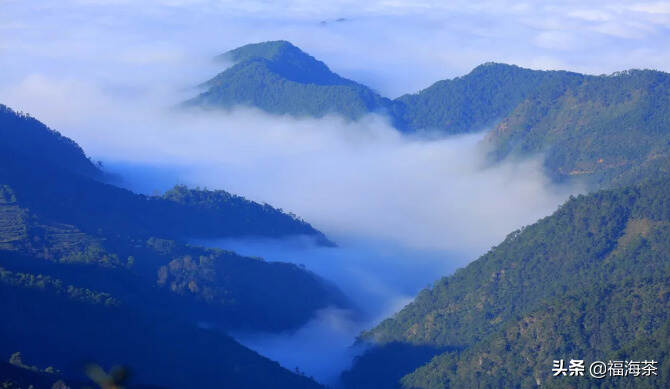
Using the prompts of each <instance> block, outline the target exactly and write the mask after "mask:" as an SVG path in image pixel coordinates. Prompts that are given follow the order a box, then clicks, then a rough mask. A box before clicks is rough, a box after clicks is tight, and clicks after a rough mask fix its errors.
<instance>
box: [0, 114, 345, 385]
mask: <svg viewBox="0 0 670 389" xmlns="http://www.w3.org/2000/svg"><path fill="white" fill-rule="evenodd" d="M1 108H2V109H0V124H1V126H0V133H1V134H2V136H3V142H2V143H0V301H2V302H3V303H2V304H0V311H1V312H0V317H2V318H3V320H2V321H0V322H1V323H0V333H1V334H2V336H1V337H0V358H1V357H2V355H3V354H6V355H7V356H9V355H10V354H12V353H14V352H16V351H22V352H25V354H26V355H30V356H34V358H35V363H36V364H38V365H40V366H42V365H44V366H47V365H48V364H51V363H54V364H56V363H58V364H59V365H58V366H56V367H57V368H62V369H64V370H67V371H66V372H67V373H68V375H66V376H67V377H71V376H72V375H76V374H75V373H76V372H78V371H80V370H81V369H80V368H81V366H79V365H78V364H79V363H81V361H86V360H93V361H96V362H99V363H105V364H108V365H111V364H118V363H127V364H129V365H130V366H131V368H133V369H135V370H136V375H137V376H138V379H139V378H141V380H142V381H143V382H147V383H151V384H157V385H159V386H165V387H213V386H217V385H219V384H220V383H226V385H229V386H232V387H241V388H257V387H280V388H293V387H298V388H316V387H319V385H318V384H316V383H315V382H314V381H313V380H310V379H308V378H306V377H302V376H299V375H296V374H293V373H291V372H289V371H287V370H285V369H283V368H281V367H280V366H279V365H278V364H276V363H274V362H272V361H269V360H267V359H265V358H263V357H261V356H260V355H258V354H256V353H254V352H252V351H250V350H248V349H246V348H244V347H243V346H241V345H240V344H238V343H237V342H235V341H234V340H233V339H232V338H230V337H228V336H227V335H226V334H225V332H224V331H226V330H228V329H238V330H239V329H244V330H263V331H283V330H289V329H294V328H296V327H298V326H300V325H302V324H304V323H306V322H307V321H308V320H309V319H311V318H312V317H313V316H314V315H315V313H316V311H317V310H319V309H322V308H326V307H329V306H339V307H347V306H349V304H350V303H349V301H348V300H347V299H346V298H345V297H344V296H343V294H342V293H341V292H340V291H339V290H338V289H337V288H335V287H334V286H333V285H331V284H330V283H329V282H327V281H325V280H323V279H321V278H320V277H318V276H317V275H316V274H314V273H312V272H310V271H308V270H306V269H304V268H302V267H300V266H297V265H294V264H289V263H279V262H266V261H264V260H262V259H260V258H249V257H243V256H239V255H237V254H235V253H232V252H229V251H224V250H218V249H206V248H202V247H196V246H192V245H189V244H187V243H186V240H187V239H191V238H198V237H199V238H217V237H226V236H227V237H239V236H249V235H255V236H269V237H281V236H286V235H292V234H303V235H311V236H313V237H315V238H316V239H320V240H321V241H322V243H328V241H327V239H326V238H325V237H324V236H323V234H321V233H320V232H319V231H317V230H315V229H314V228H312V227H311V226H310V225H309V224H308V223H306V222H304V221H302V220H299V219H297V218H296V217H295V216H292V215H289V214H285V213H283V212H282V211H280V210H277V209H275V208H273V207H271V206H269V205H261V204H257V203H253V202H251V201H248V200H246V199H244V198H242V197H239V196H234V195H231V194H229V193H227V192H223V191H206V190H192V189H187V188H185V187H181V186H178V187H175V188H174V189H173V190H171V191H169V192H167V193H166V194H165V195H163V196H155V197H146V196H141V195H136V194H134V193H132V192H130V191H127V190H124V189H120V188H117V187H114V186H112V185H109V184H105V183H103V182H100V181H99V179H100V178H103V177H104V174H103V173H102V172H101V171H100V170H99V169H98V168H97V167H96V166H95V165H93V164H92V163H91V162H90V161H89V160H88V158H86V156H85V154H84V152H83V151H82V150H81V148H79V146H77V145H76V143H74V142H73V141H72V140H70V139H67V138H64V137H62V136H61V135H60V134H58V133H56V132H55V131H52V130H50V129H49V128H48V127H46V126H44V125H43V124H42V123H40V122H39V121H37V120H35V119H32V118H30V117H28V116H26V115H22V114H18V113H16V112H14V111H12V110H10V109H8V108H6V107H4V106H2V107H1ZM15 141H16V142H17V143H18V144H15V143H14V142H15ZM200 327H206V328H210V329H207V330H206V329H203V328H200ZM31 359H32V357H31ZM0 378H3V377H0ZM75 378H76V377H75ZM79 378H81V377H79ZM0 382H1V381H0Z"/></svg>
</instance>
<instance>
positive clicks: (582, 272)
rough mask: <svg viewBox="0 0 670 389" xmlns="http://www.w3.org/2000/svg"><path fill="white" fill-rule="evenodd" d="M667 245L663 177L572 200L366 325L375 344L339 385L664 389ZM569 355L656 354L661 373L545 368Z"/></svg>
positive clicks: (668, 210) (668, 367)
mask: <svg viewBox="0 0 670 389" xmlns="http://www.w3.org/2000/svg"><path fill="white" fill-rule="evenodd" d="M669 252H670V179H664V180H659V181H650V182H647V183H645V184H641V185H637V186H633V187H628V188H621V189H617V190H610V191H601V192H597V193H594V194H591V195H588V196H579V197H577V198H572V199H571V200H569V201H568V202H567V203H565V204H564V205H563V206H561V207H560V209H559V210H558V211H557V212H556V213H554V214H553V215H551V216H549V217H546V218H544V219H542V220H540V221H538V222H537V223H535V224H533V225H531V226H528V227H525V228H523V229H521V230H518V231H515V232H513V233H511V234H509V235H508V237H507V238H506V239H505V241H504V242H502V243H501V244H500V245H498V246H496V247H494V248H493V249H491V251H489V252H488V253H487V254H486V255H484V256H482V257H480V258H479V259H477V260H476V261H474V262H472V263H471V264H469V265H468V266H467V267H465V268H464V269H461V270H458V271H457V272H456V273H454V274H453V275H451V276H449V277H445V278H442V279H441V280H439V281H437V282H436V283H435V285H434V286H433V287H432V288H429V289H425V290H423V291H422V292H421V293H419V295H418V296H417V297H416V299H415V300H414V301H413V302H412V303H410V304H409V305H407V306H406V307H405V308H403V309H402V310H401V311H400V312H399V313H397V314H396V315H394V316H393V317H392V318H389V319H387V320H385V321H383V322H382V323H381V324H380V325H379V326H377V327H376V328H374V329H372V330H370V331H368V332H365V333H364V334H363V336H362V340H364V341H367V342H370V343H372V344H375V345H377V346H376V347H374V348H373V349H372V351H370V352H368V353H367V354H366V355H364V356H363V357H361V358H360V359H359V360H358V362H357V363H356V364H355V365H354V367H353V368H352V369H351V370H350V371H348V372H346V373H345V374H344V380H345V385H346V387H347V388H392V387H402V388H446V387H450V388H469V387H495V388H519V387H521V388H526V387H536V386H538V385H541V386H542V387H545V386H546V387H550V388H553V387H568V386H569V387H575V388H586V387H589V388H590V387H610V386H615V387H643V386H644V387H650V388H667V387H669V385H670V381H669V380H670V375H669V374H667V373H668V372H670V360H668V359H667V355H668V350H667V349H666V348H665V347H666V345H667V344H668V342H669V339H670V338H668V335H670V332H669V331H668V328H670V282H669V281H668V280H669V278H668V274H670V262H669V261H668V253H669ZM420 356H423V366H421V367H418V368H417V366H418V365H421V363H417V361H416V358H417V357H420ZM571 358H572V359H584V360H586V361H590V362H593V361H596V360H605V361H608V360H638V359H639V360H645V359H647V360H650V359H652V358H653V359H654V360H656V361H660V362H659V365H658V366H657V367H658V369H659V371H660V373H659V375H658V377H651V378H649V377H640V378H637V379H636V380H630V379H628V380H626V379H619V380H617V377H614V378H613V379H605V380H601V381H599V380H593V379H588V378H584V377H577V378H575V377H558V378H556V377H552V370H551V368H552V361H553V360H556V359H566V360H569V359H571ZM398 360H399V361H400V362H397V361H398ZM403 363H404V365H403ZM587 374H588V373H587ZM370 377H385V379H377V380H370ZM389 379H390V382H389ZM638 385H641V386H638Z"/></svg>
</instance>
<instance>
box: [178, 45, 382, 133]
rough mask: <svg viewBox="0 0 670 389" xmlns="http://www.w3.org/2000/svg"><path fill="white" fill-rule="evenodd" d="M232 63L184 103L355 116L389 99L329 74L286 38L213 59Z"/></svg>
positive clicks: (290, 113)
mask: <svg viewBox="0 0 670 389" xmlns="http://www.w3.org/2000/svg"><path fill="white" fill-rule="evenodd" d="M217 60H218V61H219V62H227V63H228V62H231V63H232V64H233V65H232V66H231V67H229V68H227V69H226V70H224V71H223V72H221V73H219V74H218V75H216V76H215V77H214V78H212V79H211V80H209V81H207V82H205V83H204V84H203V87H205V88H206V91H205V92H203V93H201V94H200V95H198V96H197V97H195V98H193V99H191V100H189V101H187V102H186V105H187V106H204V107H218V108H232V107H235V106H252V107H257V108H260V109H262V110H264V111H267V112H270V113H273V114H280V115H284V114H288V115H292V116H297V117H304V116H308V117H322V116H325V115H328V114H338V115H340V116H343V117H344V118H347V119H350V120H354V119H358V118H360V117H361V116H363V115H365V114H367V113H370V112H385V111H387V110H389V109H390V108H391V101H390V100H388V99H386V98H383V97H381V96H379V95H378V94H377V93H375V92H374V91H372V90H371V89H370V88H368V87H366V86H364V85H361V84H359V83H356V82H354V81H351V80H348V79H346V78H342V77H340V76H339V75H337V74H335V73H333V72H332V71H331V70H330V69H329V68H328V67H327V66H326V65H325V64H324V63H323V62H321V61H318V60H316V59H315V58H314V57H312V56H310V55H308V54H306V53H304V52H303V51H302V50H300V49H299V48H297V47H295V46H293V45H292V44H291V43H289V42H286V41H272V42H262V43H255V44H249V45H245V46H242V47H239V48H237V49H235V50H231V51H228V52H226V53H224V54H222V55H220V56H218V57H217Z"/></svg>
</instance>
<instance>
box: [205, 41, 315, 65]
mask: <svg viewBox="0 0 670 389" xmlns="http://www.w3.org/2000/svg"><path fill="white" fill-rule="evenodd" d="M286 55H293V56H302V57H308V58H312V57H310V56H309V55H308V54H306V53H305V52H303V51H302V50H300V49H299V48H298V47H296V46H294V45H293V44H292V43H291V42H289V41H285V40H278V41H266V42H259V43H250V44H246V45H244V46H240V47H238V48H236V49H233V50H229V51H227V52H225V53H223V54H221V55H219V56H218V57H216V58H217V59H221V60H229V61H233V62H235V63H239V62H244V61H248V60H253V59H259V58H264V59H267V60H269V61H278V60H280V59H281V58H282V57H284V56H286ZM312 59H313V58H312Z"/></svg>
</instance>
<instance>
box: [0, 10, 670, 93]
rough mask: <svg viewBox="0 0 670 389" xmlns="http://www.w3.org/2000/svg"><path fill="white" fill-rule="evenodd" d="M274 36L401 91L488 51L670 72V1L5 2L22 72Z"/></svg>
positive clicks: (142, 61)
mask: <svg viewBox="0 0 670 389" xmlns="http://www.w3.org/2000/svg"><path fill="white" fill-rule="evenodd" d="M274 39H288V40H290V41H292V42H294V43H295V44H297V45H299V46H300V47H302V48H303V49H305V50H306V51H308V52H309V53H311V54H313V55H315V56H316V57H318V58H320V59H322V60H324V61H325V62H326V63H327V64H329V65H330V66H331V67H332V68H333V69H334V70H335V71H337V72H339V73H341V74H342V75H344V76H348V77H352V78H356V79H357V80H359V81H362V82H365V83H368V84H370V85H371V86H372V87H374V88H376V89H378V90H380V91H381V92H382V93H384V94H386V95H389V96H392V97H394V96H396V95H399V94H401V93H405V92H411V91H416V90H418V89H421V88H423V87H425V86H427V85H429V84H430V83H432V82H434V81H436V80H438V79H441V78H446V77H453V76H458V75H462V74H464V73H467V72H468V71H469V70H470V69H471V68H473V67H474V66H476V65H478V64H480V63H482V62H486V61H501V62H508V63H514V64H518V65H522V66H527V67H532V68H541V69H557V68H560V69H568V70H575V71H581V72H588V73H597V74H600V73H610V72H613V71H616V70H623V69H627V68H633V67H635V68H656V69H660V70H666V71H667V70H670V2H667V1H658V2H653V1H652V2H637V1H625V0H607V1H604V0H603V1H601V0H596V1H551V2H549V1H534V2H522V1H504V0H492V1H479V2H477V1H459V0H453V1H430V0H424V1H390V0H387V1H374V0H372V1H364V2H360V1H337V2H334V1H282V0H278V1H212V0H193V1H179V0H144V1H131V0H127V1H123V0H118V1H115V0H62V1H57V2H56V1H29V0H17V1H13V0H0V56H1V58H2V59H1V60H0V61H1V62H0V64H1V65H2V68H3V72H8V73H10V74H12V75H13V74H17V73H18V74H25V73H27V72H41V71H45V69H44V68H45V64H54V65H58V66H60V67H62V69H60V70H61V71H63V72H65V73H67V72H68V71H69V72H77V71H79V70H80V66H90V67H95V68H98V67H100V68H99V69H87V71H88V72H94V73H96V75H97V76H100V77H104V76H105V71H106V69H105V67H106V66H117V67H121V68H123V67H126V66H129V65H139V66H152V67H161V66H162V65H166V64H174V63H177V62H180V61H186V62H197V61H200V60H202V58H201V56H211V55H214V54H216V53H219V52H222V51H224V50H227V49H230V48H234V47H236V46H238V45H241V44H244V43H249V42H255V41H263V40H274ZM90 54H94V57H91V56H90ZM28 60H29V61H28ZM73 63H76V65H75V66H72V64H73ZM175 76H176V77H180V75H175Z"/></svg>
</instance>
